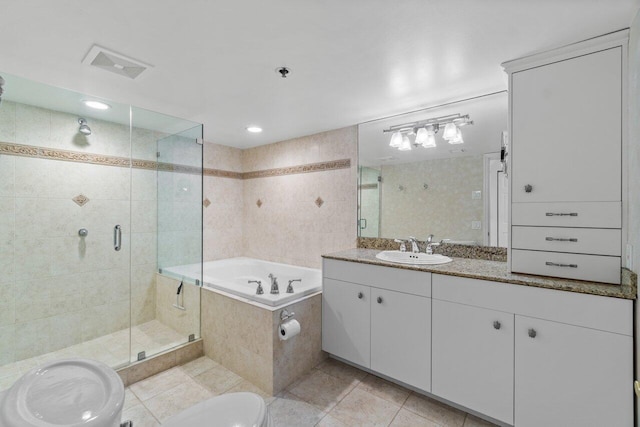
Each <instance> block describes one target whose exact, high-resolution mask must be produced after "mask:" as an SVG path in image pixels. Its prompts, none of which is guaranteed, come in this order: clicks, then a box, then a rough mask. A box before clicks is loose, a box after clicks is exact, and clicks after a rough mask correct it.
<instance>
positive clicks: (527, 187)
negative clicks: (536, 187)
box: [524, 184, 533, 193]
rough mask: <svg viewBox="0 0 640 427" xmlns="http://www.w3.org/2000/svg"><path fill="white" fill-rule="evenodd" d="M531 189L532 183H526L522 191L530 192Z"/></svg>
mask: <svg viewBox="0 0 640 427" xmlns="http://www.w3.org/2000/svg"><path fill="white" fill-rule="evenodd" d="M532 191H533V185H531V184H527V185H525V186H524V192H525V193H531V192H532Z"/></svg>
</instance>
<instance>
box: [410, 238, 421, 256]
mask: <svg viewBox="0 0 640 427" xmlns="http://www.w3.org/2000/svg"><path fill="white" fill-rule="evenodd" d="M409 242H411V252H413V253H414V254H417V253H418V252H420V248H419V247H418V239H416V238H415V237H413V236H409Z"/></svg>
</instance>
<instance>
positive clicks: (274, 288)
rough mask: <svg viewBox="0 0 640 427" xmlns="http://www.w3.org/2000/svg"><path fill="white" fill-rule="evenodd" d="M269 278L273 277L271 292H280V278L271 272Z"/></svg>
mask: <svg viewBox="0 0 640 427" xmlns="http://www.w3.org/2000/svg"><path fill="white" fill-rule="evenodd" d="M269 279H271V293H272V294H279V293H280V290H279V289H278V278H277V277H275V276H274V275H273V274H271V273H269Z"/></svg>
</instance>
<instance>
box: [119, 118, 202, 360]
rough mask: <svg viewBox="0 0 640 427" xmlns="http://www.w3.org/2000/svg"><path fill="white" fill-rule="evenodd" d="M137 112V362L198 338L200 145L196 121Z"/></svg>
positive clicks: (134, 140)
mask: <svg viewBox="0 0 640 427" xmlns="http://www.w3.org/2000/svg"><path fill="white" fill-rule="evenodd" d="M132 117H133V132H132V150H133V158H134V161H133V165H134V169H133V190H134V192H133V195H132V230H133V235H132V239H133V241H132V247H133V251H134V252H133V257H132V276H131V293H132V305H131V320H132V329H131V346H132V347H131V350H132V360H134V361H135V360H139V359H141V358H143V357H149V356H152V355H154V354H157V353H159V352H162V351H166V350H168V349H171V348H173V347H176V346H179V345H182V344H185V343H187V342H189V341H190V340H195V339H197V338H199V337H200V284H201V283H202V206H203V204H202V203H203V201H202V147H203V146H202V144H201V141H202V125H200V124H198V123H194V122H190V121H187V120H182V119H177V118H174V117H170V116H165V115H162V114H159V113H155V112H151V111H147V110H142V109H139V108H133V110H132ZM149 131H152V132H153V136H148V132H149ZM147 136H148V137H147ZM138 159H140V162H138ZM151 161H152V162H151ZM142 187H144V188H145V190H144V191H143V192H142V194H143V195H142V196H140V197H138V196H137V191H136V189H137V188H142Z"/></svg>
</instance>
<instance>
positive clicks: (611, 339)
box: [432, 274, 633, 427]
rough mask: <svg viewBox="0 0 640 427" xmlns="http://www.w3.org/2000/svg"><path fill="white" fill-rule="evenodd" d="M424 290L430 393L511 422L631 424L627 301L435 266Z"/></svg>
mask: <svg viewBox="0 0 640 427" xmlns="http://www.w3.org/2000/svg"><path fill="white" fill-rule="evenodd" d="M432 298H433V319H432V322H433V343H432V348H433V356H432V360H433V367H432V378H433V383H432V385H433V388H432V392H433V394H435V395H437V396H440V397H443V398H445V399H447V400H450V401H452V402H455V403H459V404H461V405H463V406H466V407H468V408H470V409H473V410H475V411H478V412H480V413H483V414H485V415H489V416H491V417H493V418H495V419H498V420H500V421H503V422H506V423H508V424H514V425H515V426H516V427H528V426H545V427H556V426H557V427H564V426H574V425H575V426H604V425H607V426H627V425H632V423H633V360H632V357H633V301H631V300H623V299H616V298H607V297H601V296H595V295H587V294H577V293H571V292H563V291H557V290H548V289H541V288H531V287H527V286H517V285H511V284H505V283H496V282H490V281H484V280H476V279H468V278H461V277H455V276H443V275H437V274H434V275H433V293H432ZM495 320H498V321H500V325H501V328H500V329H499V330H494V331H493V332H494V333H491V332H492V331H491V329H492V328H491V324H492V322H494V321H495Z"/></svg>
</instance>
